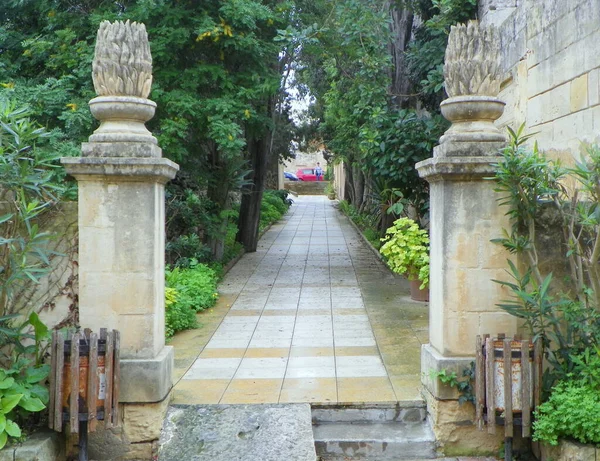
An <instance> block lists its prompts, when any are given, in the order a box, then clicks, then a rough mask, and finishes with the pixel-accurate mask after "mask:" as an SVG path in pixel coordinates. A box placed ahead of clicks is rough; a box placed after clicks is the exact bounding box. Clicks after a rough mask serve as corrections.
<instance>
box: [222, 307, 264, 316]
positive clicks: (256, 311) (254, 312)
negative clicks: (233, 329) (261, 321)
mask: <svg viewBox="0 0 600 461" xmlns="http://www.w3.org/2000/svg"><path fill="white" fill-rule="evenodd" d="M261 313H262V310H260V309H250V310H243V311H236V310H234V311H229V312H228V314H227V315H228V316H232V317H244V316H251V315H260V314H261Z"/></svg>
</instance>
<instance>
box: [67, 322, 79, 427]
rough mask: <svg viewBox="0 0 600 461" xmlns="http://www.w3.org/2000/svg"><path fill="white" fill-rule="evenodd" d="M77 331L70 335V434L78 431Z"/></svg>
mask: <svg viewBox="0 0 600 461" xmlns="http://www.w3.org/2000/svg"><path fill="white" fill-rule="evenodd" d="M79 337H80V335H79V333H75V334H73V336H72V337H71V396H70V399H69V422H70V429H71V433H72V434H76V433H78V432H79Z"/></svg>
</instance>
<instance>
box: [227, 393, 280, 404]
mask: <svg viewBox="0 0 600 461" xmlns="http://www.w3.org/2000/svg"><path fill="white" fill-rule="evenodd" d="M278 402H279V392H257V393H251V394H247V393H245V392H226V393H225V395H223V397H222V398H221V401H220V402H219V403H220V404H223V405H224V404H230V405H231V404H244V403H248V404H250V403H254V404H256V403H278Z"/></svg>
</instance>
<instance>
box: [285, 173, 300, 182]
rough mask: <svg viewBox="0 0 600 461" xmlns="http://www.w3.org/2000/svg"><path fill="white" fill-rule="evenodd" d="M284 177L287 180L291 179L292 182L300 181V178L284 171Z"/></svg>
mask: <svg viewBox="0 0 600 461" xmlns="http://www.w3.org/2000/svg"><path fill="white" fill-rule="evenodd" d="M283 177H284V178H285V179H289V180H290V181H300V179H299V178H298V176H296V175H295V174H294V173H290V172H289V171H284V172H283Z"/></svg>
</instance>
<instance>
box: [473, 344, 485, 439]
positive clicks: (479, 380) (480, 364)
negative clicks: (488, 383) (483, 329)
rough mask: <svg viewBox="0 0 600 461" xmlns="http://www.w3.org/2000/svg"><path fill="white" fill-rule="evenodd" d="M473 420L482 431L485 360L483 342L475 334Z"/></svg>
mask: <svg viewBox="0 0 600 461" xmlns="http://www.w3.org/2000/svg"><path fill="white" fill-rule="evenodd" d="M475 349H476V351H477V355H476V356H475V422H476V423H477V428H478V429H479V430H480V431H482V430H483V426H484V421H483V406H484V405H485V382H484V380H485V360H484V358H483V344H482V338H481V336H479V335H477V339H476V340H475Z"/></svg>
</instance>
